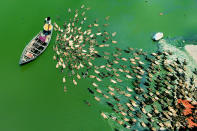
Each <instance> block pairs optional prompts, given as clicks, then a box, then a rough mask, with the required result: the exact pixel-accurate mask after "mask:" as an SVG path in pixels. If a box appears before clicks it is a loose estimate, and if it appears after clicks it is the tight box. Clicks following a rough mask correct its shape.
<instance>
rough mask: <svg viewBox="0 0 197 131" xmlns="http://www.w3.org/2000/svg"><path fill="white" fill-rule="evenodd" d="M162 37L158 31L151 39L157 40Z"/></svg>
mask: <svg viewBox="0 0 197 131" xmlns="http://www.w3.org/2000/svg"><path fill="white" fill-rule="evenodd" d="M162 38H163V33H162V32H158V33H156V34H155V35H154V36H153V38H152V39H153V40H154V41H158V40H161V39H162Z"/></svg>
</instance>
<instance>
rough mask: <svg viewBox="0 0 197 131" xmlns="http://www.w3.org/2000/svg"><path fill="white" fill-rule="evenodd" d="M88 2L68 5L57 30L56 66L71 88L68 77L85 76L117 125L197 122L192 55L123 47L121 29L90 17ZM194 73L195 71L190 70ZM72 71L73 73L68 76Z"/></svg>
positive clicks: (172, 126)
mask: <svg viewBox="0 0 197 131" xmlns="http://www.w3.org/2000/svg"><path fill="white" fill-rule="evenodd" d="M89 9H90V8H86V7H85V6H84V5H82V6H81V8H80V9H77V10H74V11H73V10H71V9H68V16H71V17H69V19H67V20H65V22H64V24H63V26H59V25H57V23H54V27H55V28H54V30H55V31H56V33H57V37H56V41H55V45H54V47H53V50H54V52H55V55H54V57H53V59H54V60H55V61H56V62H57V64H56V68H57V69H58V70H59V71H60V72H62V73H63V74H64V75H65V76H63V78H62V82H63V83H64V91H65V92H66V91H67V87H68V86H69V85H67V80H66V78H69V79H72V83H73V85H75V86H77V85H78V81H79V80H80V79H87V80H88V81H91V82H92V85H89V87H88V88H87V89H88V91H89V92H90V93H91V94H92V95H93V96H94V98H95V100H96V101H98V102H100V103H101V104H106V105H108V106H109V108H111V110H112V111H111V112H104V111H103V112H101V116H103V118H104V119H107V120H109V121H110V122H111V123H112V124H113V125H114V126H113V128H114V129H115V130H153V131H154V130H155V131H156V130H179V129H192V128H195V127H197V102H196V100H197V90H196V89H197V88H196V87H197V69H196V68H194V69H193V68H190V67H189V66H188V62H187V60H186V59H179V57H178V56H177V58H176V59H173V60H169V56H171V55H173V53H174V52H171V51H156V52H154V53H153V52H146V51H143V50H142V49H134V48H132V47H128V48H125V49H122V48H118V46H117V44H118V42H117V41H116V40H115V38H116V32H112V33H110V32H108V31H106V27H107V26H108V25H109V22H108V20H109V18H110V17H109V16H107V17H106V18H105V22H106V23H105V24H100V23H99V22H98V19H96V20H95V21H94V22H92V23H89V22H87V17H86V12H87V11H88V10H89ZM188 72H191V73H188ZM66 75H67V76H66ZM86 103H87V104H88V105H90V103H89V102H88V101H86Z"/></svg>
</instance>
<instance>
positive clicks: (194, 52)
mask: <svg viewBox="0 0 197 131" xmlns="http://www.w3.org/2000/svg"><path fill="white" fill-rule="evenodd" d="M185 50H186V51H187V52H188V53H189V55H190V56H192V58H193V59H194V60H195V61H196V62H197V45H186V46H185Z"/></svg>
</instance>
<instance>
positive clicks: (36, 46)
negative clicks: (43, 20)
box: [19, 25, 53, 65]
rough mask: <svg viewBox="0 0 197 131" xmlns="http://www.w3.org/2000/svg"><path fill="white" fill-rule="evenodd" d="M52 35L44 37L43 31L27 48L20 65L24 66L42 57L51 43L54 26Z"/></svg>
mask: <svg viewBox="0 0 197 131" xmlns="http://www.w3.org/2000/svg"><path fill="white" fill-rule="evenodd" d="M51 26H52V25H51ZM51 28H52V29H51V33H50V34H49V35H44V34H43V31H40V32H39V33H38V34H37V35H36V36H35V37H34V38H33V39H32V40H31V41H30V42H29V43H28V44H27V46H26V47H25V49H24V50H23V53H22V55H21V58H20V61H19V64H20V65H23V64H26V63H28V62H30V61H32V60H35V59H36V58H37V57H38V56H39V55H41V54H42V53H43V52H44V51H45V49H46V48H47V47H48V45H49V42H50V40H51V37H52V31H53V26H52V27H51ZM43 37H44V38H45V40H43V39H42V38H43Z"/></svg>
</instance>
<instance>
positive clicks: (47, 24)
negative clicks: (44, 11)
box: [43, 17, 52, 35]
mask: <svg viewBox="0 0 197 131" xmlns="http://www.w3.org/2000/svg"><path fill="white" fill-rule="evenodd" d="M43 28H44V29H43V34H44V35H50V34H51V30H52V25H51V18H50V17H47V18H45V24H44V27H43Z"/></svg>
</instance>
